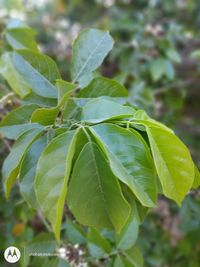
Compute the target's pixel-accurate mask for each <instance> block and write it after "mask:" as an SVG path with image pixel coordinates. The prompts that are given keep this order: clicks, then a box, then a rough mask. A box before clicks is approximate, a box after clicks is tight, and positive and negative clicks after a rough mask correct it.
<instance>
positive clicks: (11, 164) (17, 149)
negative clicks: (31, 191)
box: [2, 127, 43, 198]
mask: <svg viewBox="0 0 200 267" xmlns="http://www.w3.org/2000/svg"><path fill="white" fill-rule="evenodd" d="M42 129H43V128H42V127H41V128H36V129H31V130H28V131H27V132H25V133H23V134H22V135H20V137H19V138H18V139H17V141H16V142H15V144H14V146H13V148H12V150H11V152H10V154H9V155H8V157H7V158H6V159H5V161H4V163H3V167H2V175H3V185H4V190H5V194H6V197H7V198H8V197H9V195H10V191H11V188H12V186H13V184H14V182H15V180H16V178H17V176H18V174H19V171H20V165H21V163H22V160H23V158H24V156H25V154H26V152H27V150H28V148H29V147H30V145H31V144H32V143H33V142H34V141H35V140H36V139H37V137H38V136H39V135H40V134H41V132H42Z"/></svg>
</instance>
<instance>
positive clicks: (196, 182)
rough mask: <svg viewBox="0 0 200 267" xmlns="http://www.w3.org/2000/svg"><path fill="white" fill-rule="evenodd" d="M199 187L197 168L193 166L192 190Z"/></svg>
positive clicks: (199, 176) (199, 177)
mask: <svg viewBox="0 0 200 267" xmlns="http://www.w3.org/2000/svg"><path fill="white" fill-rule="evenodd" d="M199 186H200V173H199V170H198V168H197V166H196V165H195V164H194V182H193V185H192V188H194V189H197V188H198V187H199Z"/></svg>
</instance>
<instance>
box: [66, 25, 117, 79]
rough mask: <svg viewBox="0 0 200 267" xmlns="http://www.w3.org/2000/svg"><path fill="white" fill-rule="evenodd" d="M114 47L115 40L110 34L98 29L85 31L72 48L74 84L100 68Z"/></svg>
mask: <svg viewBox="0 0 200 267" xmlns="http://www.w3.org/2000/svg"><path fill="white" fill-rule="evenodd" d="M112 47H113V39H112V37H111V36H110V35H109V33H108V32H104V31H100V30H96V29H85V30H83V31H82V32H81V33H80V34H79V35H78V37H77V38H76V40H75V41H74V44H73V48H72V67H71V75H72V79H73V82H77V81H79V80H80V79H81V78H82V77H83V76H85V75H88V74H89V73H91V72H92V71H94V70H95V69H96V68H98V67H99V66H100V65H101V63H102V62H103V60H104V58H105V56H106V55H107V54H108V52H109V51H110V50H111V49H112Z"/></svg>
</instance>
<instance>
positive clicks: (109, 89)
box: [76, 77, 128, 98]
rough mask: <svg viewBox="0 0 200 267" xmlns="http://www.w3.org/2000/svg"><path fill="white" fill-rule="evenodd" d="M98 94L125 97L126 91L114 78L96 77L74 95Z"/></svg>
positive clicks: (87, 96) (79, 96)
mask: <svg viewBox="0 0 200 267" xmlns="http://www.w3.org/2000/svg"><path fill="white" fill-rule="evenodd" d="M100 96H111V97H127V96H128V91H127V90H126V88H125V87H124V86H123V85H121V84H120V83H118V82H116V81H115V80H111V79H108V78H105V77H97V78H95V79H93V80H92V81H91V83H90V84H89V85H88V86H87V87H85V88H83V89H82V90H81V91H80V92H79V93H78V94H77V96H76V97H78V98H96V97H100Z"/></svg>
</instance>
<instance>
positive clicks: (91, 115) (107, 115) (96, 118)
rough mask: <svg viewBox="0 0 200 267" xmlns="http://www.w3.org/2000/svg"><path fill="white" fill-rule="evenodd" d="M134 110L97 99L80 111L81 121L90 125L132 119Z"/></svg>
mask: <svg viewBox="0 0 200 267" xmlns="http://www.w3.org/2000/svg"><path fill="white" fill-rule="evenodd" d="M134 113H135V110H134V109H133V108H132V107H128V106H123V105H120V104H118V103H116V102H113V101H108V100H105V99H102V98H97V99H93V100H91V101H89V102H88V103H87V104H86V105H85V106H84V107H83V109H82V114H81V119H82V120H83V121H87V122H90V123H99V122H103V121H106V120H114V119H120V118H127V117H132V116H133V114H134Z"/></svg>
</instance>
